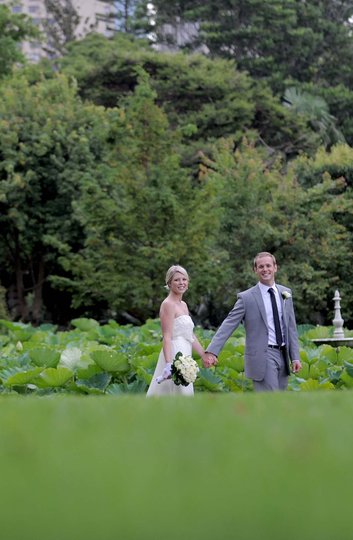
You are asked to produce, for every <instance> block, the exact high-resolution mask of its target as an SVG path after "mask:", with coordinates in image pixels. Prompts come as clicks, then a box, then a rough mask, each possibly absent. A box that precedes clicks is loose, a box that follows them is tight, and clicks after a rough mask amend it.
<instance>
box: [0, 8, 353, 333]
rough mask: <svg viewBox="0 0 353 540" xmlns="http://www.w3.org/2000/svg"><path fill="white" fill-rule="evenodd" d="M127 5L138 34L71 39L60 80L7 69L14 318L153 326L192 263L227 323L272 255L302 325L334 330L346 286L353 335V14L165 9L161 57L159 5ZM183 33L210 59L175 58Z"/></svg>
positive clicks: (212, 320)
mask: <svg viewBox="0 0 353 540" xmlns="http://www.w3.org/2000/svg"><path fill="white" fill-rule="evenodd" d="M119 6H120V8H121V9H122V10H124V9H125V11H120V15H121V16H123V15H125V16H126V17H125V23H126V25H125V28H123V29H122V30H123V32H119V33H117V35H116V36H114V37H113V38H112V39H107V38H105V37H103V36H98V35H95V34H91V35H89V36H87V37H86V38H85V39H84V40H81V41H77V42H76V41H74V40H73V41H71V43H69V44H67V46H65V48H67V52H65V54H64V57H63V58H62V60H61V61H60V62H57V61H56V64H55V66H54V68H55V69H53V66H51V65H50V62H48V61H46V62H45V63H40V64H38V65H35V66H26V67H25V68H24V67H23V68H22V67H20V66H18V65H17V66H16V70H14V71H13V73H11V71H12V68H13V63H14V62H17V61H18V58H19V57H17V56H16V55H14V54H12V53H11V54H10V56H9V57H8V58H7V60H6V59H5V60H4V61H3V64H2V65H3V66H4V68H3V70H2V72H1V75H2V76H4V75H6V77H3V79H2V83H1V86H0V226H1V232H2V235H1V237H0V310H1V312H2V313H6V310H4V309H3V308H2V305H1V291H2V289H1V286H3V287H5V289H6V291H7V304H8V307H9V309H10V316H11V317H13V318H15V319H20V320H31V321H32V322H34V323H38V322H41V321H54V322H59V323H63V324H67V322H68V320H69V319H70V318H71V317H72V316H73V315H77V314H78V315H87V316H93V317H95V318H97V319H100V320H104V319H107V318H110V317H112V318H114V319H116V320H119V321H134V322H136V321H141V322H142V321H144V320H146V318H148V317H154V316H156V315H158V307H159V303H160V301H161V299H162V298H163V296H164V294H165V291H164V289H163V278H164V274H165V271H166V269H167V268H168V267H169V266H170V265H171V264H175V263H181V264H183V265H184V266H186V267H187V269H188V270H189V271H190V274H191V277H192V280H191V286H190V290H189V293H188V301H189V305H190V308H191V311H192V313H193V315H194V316H195V318H196V319H197V320H198V321H200V322H202V323H203V324H204V325H205V326H209V325H212V326H213V325H217V324H218V323H219V322H220V321H221V319H222V317H223V316H224V315H225V314H226V312H227V310H228V309H229V308H230V307H232V305H233V303H234V300H235V296H236V292H237V291H238V290H241V289H244V288H247V287H248V286H250V285H251V284H253V283H254V282H255V279H254V275H253V272H252V266H251V263H252V259H253V256H254V255H255V253H256V252H257V251H262V250H269V251H272V252H273V253H274V254H275V255H276V256H277V258H278V261H279V265H280V271H279V275H278V279H279V281H281V282H283V283H288V284H290V286H292V288H293V291H294V295H295V299H296V305H297V313H298V321H299V322H313V323H317V322H329V321H330V320H331V319H332V307H333V306H332V297H333V294H334V290H335V289H336V288H339V290H340V292H341V296H342V307H343V313H344V318H345V321H346V324H348V326H349V325H350V324H351V323H352V322H353V308H352V303H351V298H352V294H353V286H352V283H353V279H352V277H353V276H352V253H353V249H352V248H353V228H352V207H353V206H352V182H353V172H352V163H353V155H352V148H351V146H350V145H351V144H352V143H353V122H352V120H351V108H352V103H353V98H352V96H353V90H352V88H351V86H352V81H353V79H352V73H353V68H352V66H353V63H352V62H351V60H352V52H351V39H352V38H351V33H350V32H351V28H350V26H351V20H350V19H351V14H352V13H351V11H352V6H351V3H350V2H346V1H343V2H335V1H331V2H328V1H320V2H315V3H312V2H311V3H308V2H301V1H300V2H299V1H296V0H281V1H280V0H277V1H276V0H271V1H270V2H262V3H260V2H258V1H257V0H248V1H243V0H242V1H235V0H229V1H225V0H221V1H219V2H212V1H211V2H207V3H205V2H201V1H193V2H191V1H183V2H180V1H179V2H176V1H173V0H171V1H170V2H168V3H165V2H159V1H156V2H155V6H156V7H157V19H156V22H157V25H156V33H155V36H156V40H157V41H156V42H155V43H154V45H153V46H152V45H151V41H150V40H149V39H148V37H151V36H148V33H147V32H148V25H147V26H146V27H145V30H143V28H144V24H145V23H146V20H147V22H149V23H151V22H153V21H152V19H151V17H150V18H149V19H148V17H147V19H146V16H147V15H148V13H147V11H146V10H147V2H145V1H144V0H141V1H136V2H130V1H126V2H121V3H119ZM1 9H2V7H1V6H0V23H1V21H2V20H8V18H9V17H10V18H11V17H12V15H11V14H10V13H9V11H4V10H3V11H1ZM2 15H5V19H1V16H2ZM6 17H7V19H6ZM184 22H189V23H190V24H191V27H190V28H193V31H192V32H191V33H190V37H192V36H193V39H192V41H193V42H192V43H190V44H189V45H190V47H191V48H193V47H196V46H200V45H205V44H206V45H207V47H208V52H207V50H206V49H205V47H203V48H202V47H201V48H200V49H199V52H200V51H203V53H204V54H200V53H198V54H194V53H193V54H191V53H190V52H173V53H171V52H168V53H166V52H162V50H161V48H160V47H161V44H162V42H163V40H164V38H165V37H166V36H165V35H164V34H163V32H165V30H166V27H163V24H164V23H172V24H177V25H183V24H184ZM139 24H140V26H139ZM152 26H153V25H151V27H150V29H149V31H151V30H152ZM195 29H199V34H198V37H199V38H200V40H201V41H199V42H197V41H196V40H194V37H195V36H196V34H195V32H194V30H195ZM140 33H142V34H143V33H145V37H144V38H138V39H137V38H136V35H137V34H140ZM5 34H6V32H5ZM134 34H135V35H134ZM19 35H20V34H18V33H16V32H15V33H14V34H13V35H12V37H11V39H12V41H13V42H16V40H17V38H18V36H19ZM1 50H2V49H1ZM4 50H5V49H4ZM11 50H12V49H11ZM11 50H10V49H9V51H10V52H11ZM1 54H2V53H1ZM1 54H0V59H1ZM333 85H334V86H333Z"/></svg>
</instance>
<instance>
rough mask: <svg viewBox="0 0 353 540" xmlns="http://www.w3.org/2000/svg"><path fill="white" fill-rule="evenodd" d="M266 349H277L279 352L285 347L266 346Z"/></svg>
mask: <svg viewBox="0 0 353 540" xmlns="http://www.w3.org/2000/svg"><path fill="white" fill-rule="evenodd" d="M267 347H268V348H269V349H278V350H280V351H283V349H284V348H285V345H281V346H279V345H267Z"/></svg>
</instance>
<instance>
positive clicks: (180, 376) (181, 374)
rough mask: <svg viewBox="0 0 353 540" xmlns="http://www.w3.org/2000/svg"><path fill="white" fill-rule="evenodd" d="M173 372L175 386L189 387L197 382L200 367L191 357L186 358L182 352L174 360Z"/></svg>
mask: <svg viewBox="0 0 353 540" xmlns="http://www.w3.org/2000/svg"><path fill="white" fill-rule="evenodd" d="M171 372H172V380H173V381H174V383H175V384H177V385H179V384H182V385H183V386H188V385H189V384H190V383H193V382H195V380H196V377H197V374H198V372H199V366H198V365H197V363H196V362H195V360H194V359H193V358H192V357H191V356H184V355H183V354H182V353H181V352H178V353H176V355H175V358H174V360H173V363H172V370H171Z"/></svg>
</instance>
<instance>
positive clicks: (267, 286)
mask: <svg viewBox="0 0 353 540" xmlns="http://www.w3.org/2000/svg"><path fill="white" fill-rule="evenodd" d="M259 287H260V291H261V292H262V294H264V293H267V291H268V289H274V290H275V291H276V292H278V289H277V287H276V283H274V284H273V285H271V286H269V285H265V284H264V283H261V281H259Z"/></svg>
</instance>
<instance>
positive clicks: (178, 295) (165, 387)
mask: <svg viewBox="0 0 353 540" xmlns="http://www.w3.org/2000/svg"><path fill="white" fill-rule="evenodd" d="M165 282H166V288H167V290H169V294H168V296H167V298H166V299H165V300H163V302H162V304H161V307H160V311H159V316H160V319H161V327H162V335H163V349H162V351H161V353H160V355H159V358H158V362H157V366H156V369H155V372H154V374H153V377H152V382H151V384H150V387H149V389H148V391H147V396H157V395H158V396H161V395H168V394H169V395H170V394H183V395H188V396H192V395H193V394H194V387H193V385H192V384H189V385H188V386H182V385H180V386H177V385H176V384H174V382H173V381H172V380H171V378H170V375H171V365H172V361H173V359H174V357H175V355H176V353H177V352H179V351H180V352H181V353H183V354H184V355H185V356H189V355H191V352H192V349H194V351H195V352H196V353H197V354H199V355H200V357H201V358H202V361H203V363H204V366H205V367H209V363H208V359H207V355H206V356H205V351H204V349H203V347H202V346H201V344H200V342H199V341H198V339H197V337H196V336H195V334H194V323H193V321H192V319H191V317H190V315H189V310H188V306H187V305H186V303H185V302H184V300H183V294H184V293H185V292H186V291H187V290H188V285H189V276H188V273H187V271H186V270H185V268H183V267H182V266H179V265H174V266H171V267H170V268H169V270H168V271H167V274H166V277H165ZM161 376H162V377H163V379H164V380H163V381H162V382H161V383H160V384H158V382H157V381H156V378H157V377H161Z"/></svg>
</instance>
